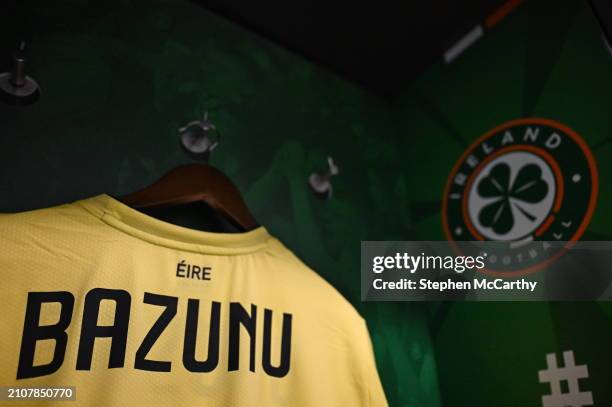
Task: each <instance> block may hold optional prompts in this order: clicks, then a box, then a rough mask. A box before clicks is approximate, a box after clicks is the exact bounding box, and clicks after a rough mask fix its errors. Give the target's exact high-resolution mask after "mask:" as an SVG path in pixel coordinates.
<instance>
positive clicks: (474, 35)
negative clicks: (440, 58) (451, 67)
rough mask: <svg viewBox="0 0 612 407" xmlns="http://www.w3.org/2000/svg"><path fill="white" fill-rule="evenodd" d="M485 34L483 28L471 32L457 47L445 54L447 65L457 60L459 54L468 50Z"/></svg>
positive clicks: (479, 27) (478, 27) (451, 48)
mask: <svg viewBox="0 0 612 407" xmlns="http://www.w3.org/2000/svg"><path fill="white" fill-rule="evenodd" d="M483 34H484V30H483V29H482V26H480V25H479V26H476V27H475V28H473V29H472V30H470V32H468V33H467V34H466V35H465V36H463V38H461V39H460V40H459V41H457V43H455V45H453V46H452V47H450V48H449V49H448V50H447V51H446V52H445V53H444V62H446V63H447V64H448V63H450V62H451V61H452V60H453V59H455V58H457V57H458V56H459V54H461V53H462V52H463V51H465V50H466V49H468V48H469V47H470V46H471V45H472V44H473V43H475V42H476V40H478V39H479V38H480V37H482V35H483Z"/></svg>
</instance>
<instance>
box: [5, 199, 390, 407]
mask: <svg viewBox="0 0 612 407" xmlns="http://www.w3.org/2000/svg"><path fill="white" fill-rule="evenodd" d="M0 276H1V279H0V302H1V304H2V307H1V310H2V313H1V314H0V386H3V387H8V389H3V391H4V392H5V393H6V392H9V391H11V389H13V390H12V392H13V396H12V398H13V399H14V398H15V397H16V396H15V390H14V389H16V388H17V389H24V388H25V389H32V388H63V387H68V386H70V387H71V388H73V389H74V395H73V397H75V398H76V402H65V401H61V402H60V401H55V400H52V399H51V398H49V393H46V394H43V395H42V396H41V393H40V392H39V393H38V397H35V396H33V394H34V393H32V392H30V394H31V395H32V397H31V398H30V399H28V400H27V402H25V404H20V405H32V406H38V405H40V406H52V405H56V404H57V405H78V406H121V407H125V406H151V407H157V406H173V407H174V406H176V407H178V406H186V407H187V406H189V407H192V406H232V407H233V406H236V407H238V406H283V407H289V406H334V407H336V406H351V407H356V406H383V405H387V403H386V400H385V396H384V393H383V390H382V386H381V383H380V380H379V378H378V374H377V371H376V366H375V362H374V357H373V352H372V346H371V342H370V338H369V335H368V331H367V328H366V325H365V322H364V320H363V319H362V318H361V317H360V316H359V315H358V313H357V312H356V311H355V310H354V309H353V308H352V306H351V305H350V304H349V303H348V302H347V301H346V300H345V299H344V298H343V297H342V296H341V295H340V294H339V293H338V292H337V291H336V290H335V289H334V288H333V287H332V286H331V285H329V284H328V283H327V282H325V281H324V280H323V279H322V278H321V277H319V275H317V274H316V273H315V272H313V271H312V270H310V269H309V268H308V267H306V266H305V265H304V264H303V263H302V262H300V260H298V259H297V258H296V257H295V256H294V255H293V254H292V253H291V252H290V251H289V250H287V249H286V248H285V247H284V246H283V245H282V244H281V243H280V242H279V241H278V240H277V239H275V238H274V237H272V236H270V235H269V234H268V232H267V231H266V229H265V228H263V227H260V228H258V229H256V230H253V231H250V232H247V233H236V234H232V233H228V234H225V233H209V232H202V231H197V230H193V229H188V228H184V227H180V226H176V225H172V224H170V223H166V222H163V221H160V220H157V219H154V218H152V217H150V216H148V215H145V214H143V213H141V212H138V211H136V210H134V209H132V208H130V207H128V206H126V205H124V204H122V203H120V202H119V201H117V200H115V199H114V198H112V197H110V196H108V195H100V196H97V197H94V198H90V199H85V200H82V201H78V202H74V203H70V204H66V205H61V206H57V207H53V208H47V209H41V210H36V211H29V212H23V213H17V214H2V215H0ZM16 394H17V395H18V396H19V394H21V395H23V394H24V393H23V392H22V393H16ZM56 394H57V393H56ZM9 396H10V395H7V394H4V395H3V397H4V400H7V397H9ZM9 400H10V398H9ZM4 403H7V404H8V403H11V402H10V401H0V404H4ZM11 405H14V403H12V404H11Z"/></svg>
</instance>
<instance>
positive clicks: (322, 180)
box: [308, 157, 340, 199]
mask: <svg viewBox="0 0 612 407" xmlns="http://www.w3.org/2000/svg"><path fill="white" fill-rule="evenodd" d="M327 165H328V170H327V172H326V173H324V174H318V173H313V174H310V176H309V177H308V185H309V186H310V189H311V190H312V191H313V192H314V194H315V195H316V196H318V197H320V198H325V199H329V198H331V197H332V195H333V192H334V188H333V185H332V182H331V178H332V177H334V176H336V175H338V174H339V173H340V169H339V168H338V166H337V165H336V163H335V162H334V159H333V158H332V157H327Z"/></svg>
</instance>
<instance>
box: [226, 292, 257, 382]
mask: <svg viewBox="0 0 612 407" xmlns="http://www.w3.org/2000/svg"><path fill="white" fill-rule="evenodd" d="M240 325H242V326H243V327H244V328H245V329H246V331H247V332H248V334H249V338H250V339H251V343H250V345H251V349H250V353H249V370H250V371H251V372H254V371H255V327H256V326H257V305H254V304H251V314H250V315H249V313H248V312H247V310H245V309H244V308H243V307H242V305H241V304H240V303H239V302H232V303H230V321H229V327H230V331H229V365H228V369H227V370H229V371H230V372H231V371H234V370H238V369H239V368H240Z"/></svg>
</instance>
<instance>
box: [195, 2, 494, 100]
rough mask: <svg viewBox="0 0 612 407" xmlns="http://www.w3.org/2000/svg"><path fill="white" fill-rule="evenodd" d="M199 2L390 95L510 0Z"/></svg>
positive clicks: (313, 59) (386, 95)
mask: <svg viewBox="0 0 612 407" xmlns="http://www.w3.org/2000/svg"><path fill="white" fill-rule="evenodd" d="M195 1H196V2H197V3H199V4H201V5H202V6H204V7H206V8H208V9H209V10H211V11H213V12H215V13H217V14H219V15H221V16H223V17H225V18H228V19H230V20H232V21H234V22H236V23H237V24H239V25H242V26H244V27H246V28H248V29H250V30H252V31H254V32H256V33H258V34H259V35H262V36H263V37H265V38H267V39H269V40H272V41H274V42H276V43H278V44H280V45H281V46H283V47H285V48H288V49H289V50H291V51H293V52H296V53H298V54H301V55H303V56H305V57H306V58H308V59H310V60H312V61H314V62H315V63H317V64H319V65H321V66H323V67H325V68H327V69H330V70H332V71H333V72H335V73H337V74H338V75H340V76H342V77H344V78H346V79H348V80H350V81H352V82H355V83H357V84H359V85H361V86H364V87H365V88H367V89H369V90H371V91H372V92H375V93H377V94H379V95H382V96H385V97H390V98H392V97H393V96H396V95H397V93H398V90H399V89H401V88H402V87H403V86H404V85H405V84H406V83H409V82H410V81H411V80H413V79H414V78H415V77H416V76H417V75H419V74H420V73H421V72H422V71H423V70H425V69H426V68H427V67H428V66H430V65H431V64H432V63H433V62H435V61H436V60H438V59H441V58H442V54H443V52H444V51H445V50H446V49H447V48H448V47H449V46H451V45H452V44H453V43H454V42H455V41H457V40H458V39H459V38H461V37H462V36H463V35H464V34H465V33H466V32H468V31H469V30H470V29H471V28H473V27H475V26H476V25H477V24H479V23H481V22H482V21H483V20H484V19H485V17H486V16H488V15H489V14H491V13H492V12H493V11H495V10H496V9H497V8H498V7H500V6H501V5H502V4H504V3H505V2H506V0H467V1H466V0H428V1H377V2H367V3H363V4H359V3H356V2H342V1H336V2H332V1H329V0H328V1H321V0H319V1H308V0H294V1H268V2H263V3H262V2H256V1H240V0H195Z"/></svg>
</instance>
